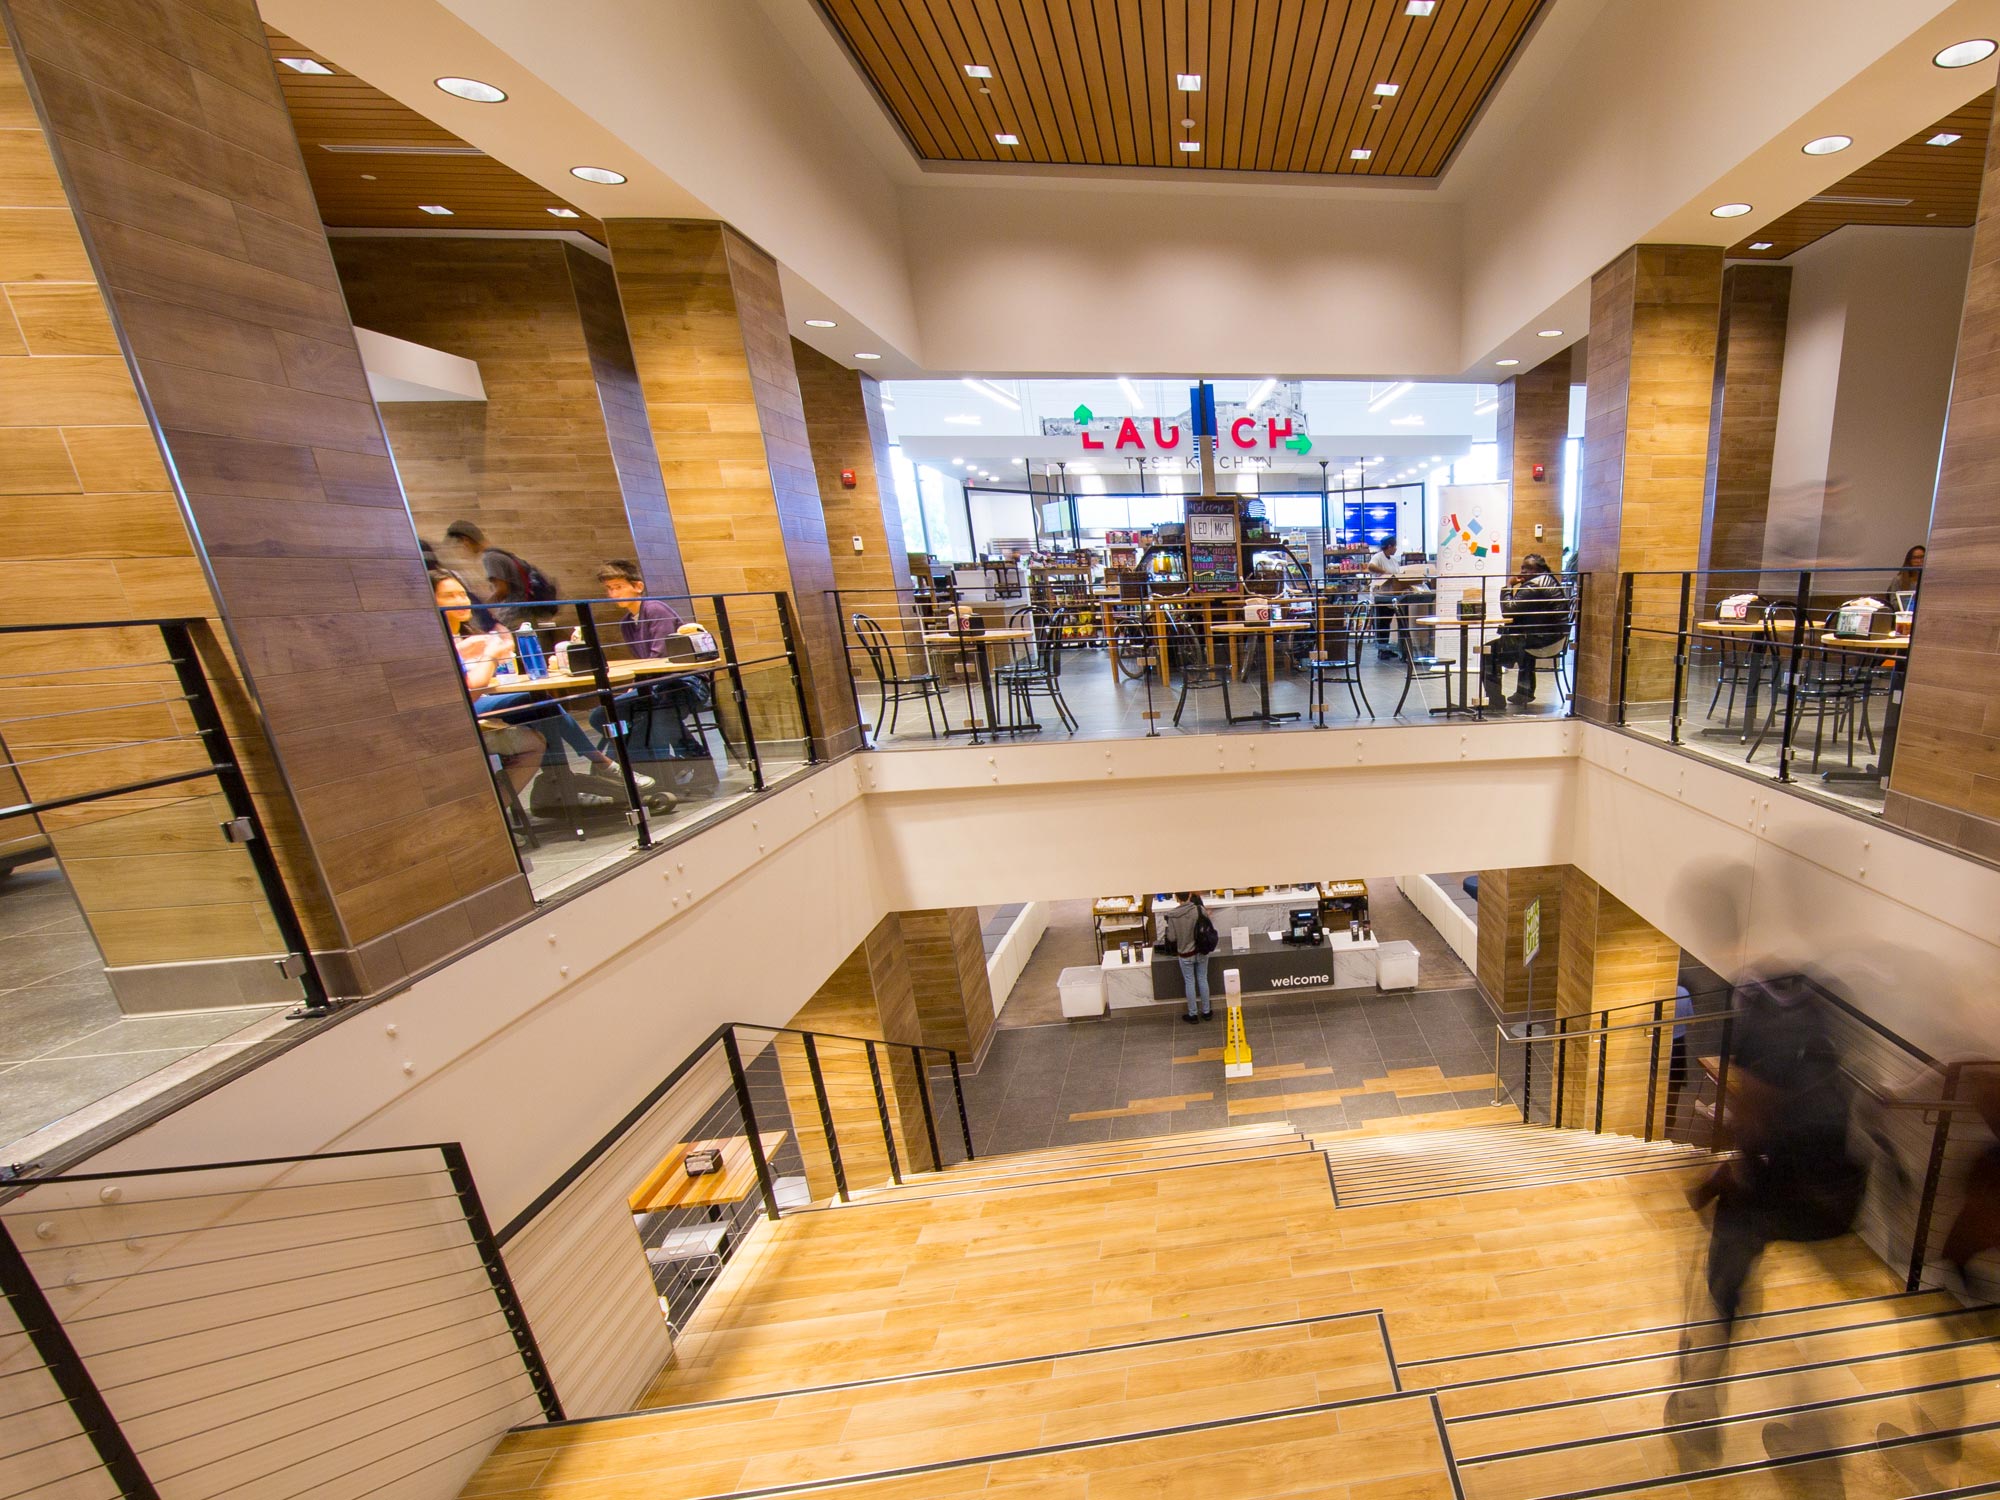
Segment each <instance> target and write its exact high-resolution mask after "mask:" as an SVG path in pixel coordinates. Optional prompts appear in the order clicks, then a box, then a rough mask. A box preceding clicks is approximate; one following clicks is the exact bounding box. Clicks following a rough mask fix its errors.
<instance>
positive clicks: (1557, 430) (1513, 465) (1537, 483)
mask: <svg viewBox="0 0 2000 1500" xmlns="http://www.w3.org/2000/svg"><path fill="white" fill-rule="evenodd" d="M1569 388H1570V353H1569V351H1568V350H1567V349H1565V350H1563V351H1562V353H1560V354H1558V355H1556V356H1555V357H1554V358H1552V359H1548V360H1544V361H1543V362H1542V363H1541V364H1539V365H1537V366H1535V368H1534V369H1532V370H1529V371H1527V372H1526V373H1525V374H1521V375H1516V376H1515V377H1514V378H1513V379H1511V380H1503V381H1501V382H1500V407H1499V410H1498V411H1496V412H1495V413H1494V416H1493V433H1494V436H1495V437H1496V438H1497V439H1498V440H1499V444H1500V477H1501V478H1502V479H1505V480H1508V481H1510V482H1511V484H1512V486H1513V491H1512V493H1513V520H1512V522H1511V524H1510V525H1509V527H1508V531H1507V566H1508V567H1509V568H1510V569H1511V568H1517V567H1519V566H1520V562H1521V559H1522V558H1523V557H1525V556H1527V555H1528V554H1529V553H1530V552H1539V553H1541V554H1542V556H1544V557H1546V558H1547V559H1548V560H1549V561H1550V563H1552V564H1555V565H1557V566H1560V565H1561V562H1562V544H1563V517H1562V493H1563V452H1564V449H1563V445H1564V443H1565V442H1566V441H1567V440H1568V438H1569ZM1536 464H1540V465H1541V466H1542V468H1543V471H1544V474H1543V477H1542V478H1541V479H1536V478H1535V465H1536ZM1537 526H1540V527H1541V528H1542V534H1541V535H1540V536H1536V535H1535V528H1536V527H1537ZM1482 889H1483V886H1482Z"/></svg>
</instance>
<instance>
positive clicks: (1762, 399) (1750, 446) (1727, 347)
mask: <svg viewBox="0 0 2000 1500" xmlns="http://www.w3.org/2000/svg"><path fill="white" fill-rule="evenodd" d="M1791 300H1792V268H1791V267H1790V266H1730V267H1728V268H1726V269H1725V270H1724V271H1723V273H1722V309H1721V314H1720V323H1719V326H1718V330H1717V337H1716V347H1715V382H1714V386H1713V392H1712V395H1711V399H1710V406H1709V415H1708V473H1707V475H1706V478H1705V479H1704V481H1703V494H1702V512H1701V562H1700V566H1701V568H1702V569H1703V571H1705V572H1707V571H1718V570H1719V571H1727V570H1729V569H1732V568H1761V567H1762V566H1763V564H1764V524H1765V521H1766V520H1767V519H1768V518H1769V515H1770V510H1771V452H1772V449H1773V448H1774V447H1775V445H1776V443H1777V440H1778V388H1779V384H1780V381H1781V379H1782V377H1783V375H1784V369H1785V318H1786V314H1787V312H1788V311H1789V310H1790V307H1791ZM1752 587H1754V585H1753V584H1752V583H1750V582H1749V581H1747V580H1743V579H1732V578H1714V579H1710V580H1709V581H1708V587H1707V589H1706V591H1705V598H1706V599H1707V600H1710V601H1713V600H1716V599H1722V598H1726V597H1727V596H1728V595H1730V594H1738V593H1742V592H1744V590H1745V589H1746V588H1752Z"/></svg>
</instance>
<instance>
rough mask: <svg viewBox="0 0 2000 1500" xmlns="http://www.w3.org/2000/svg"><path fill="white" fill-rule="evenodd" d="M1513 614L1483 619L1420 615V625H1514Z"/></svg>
mask: <svg viewBox="0 0 2000 1500" xmlns="http://www.w3.org/2000/svg"><path fill="white" fill-rule="evenodd" d="M1513 623H1514V617H1513V616H1512V615H1488V616H1487V617H1486V618H1485V619H1483V620H1461V619H1459V618H1458V616H1456V615H1419V616H1418V617H1417V624H1419V625H1463V626H1464V627H1465V628H1466V629H1467V630H1470V629H1472V628H1473V627H1474V626H1477V625H1512V624H1513Z"/></svg>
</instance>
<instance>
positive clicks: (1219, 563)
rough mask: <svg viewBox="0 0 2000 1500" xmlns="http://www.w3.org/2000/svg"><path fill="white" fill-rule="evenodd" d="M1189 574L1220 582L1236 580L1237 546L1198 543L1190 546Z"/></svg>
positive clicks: (1232, 544)
mask: <svg viewBox="0 0 2000 1500" xmlns="http://www.w3.org/2000/svg"><path fill="white" fill-rule="evenodd" d="M1188 574H1189V576H1190V577H1193V578H1198V579H1203V580H1213V581H1215V582H1218V583H1234V582H1235V581H1236V547H1235V544H1234V543H1231V544H1229V545H1226V546H1220V547H1218V546H1213V545H1208V544H1197V545H1195V546H1191V547H1189V548H1188Z"/></svg>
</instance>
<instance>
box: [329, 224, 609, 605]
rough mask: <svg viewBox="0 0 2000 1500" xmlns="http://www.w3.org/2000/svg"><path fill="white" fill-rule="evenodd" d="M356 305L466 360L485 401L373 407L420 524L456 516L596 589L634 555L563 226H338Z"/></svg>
mask: <svg viewBox="0 0 2000 1500" xmlns="http://www.w3.org/2000/svg"><path fill="white" fill-rule="evenodd" d="M331 243H332V245H333V258H334V263H335V265H337V266H338V267H339V269H340V281H341V287H342V289H343V290H344V291H345V292H346V294H347V305H348V307H349V308H350V309H351V310H352V312H353V314H354V321H355V322H356V323H357V324H358V325H359V326H361V327H363V328H370V329H373V330H374V331H376V332H377V333H386V334H389V335H391V336H392V337H395V338H400V339H409V340H410V341H411V342H413V343H418V344H423V345H425V346H427V347H429V348H433V349H442V350H444V351H445V352H446V353H447V354H456V355H459V356H460V357H461V358H464V359H469V360H472V361H474V362H476V363H477V364H478V366H479V376H480V380H481V381H482V382H483V383H484V385H485V387H486V399H485V400H484V401H393V402H388V403H386V404H384V405H383V406H382V408H381V412H382V424H383V426H384V427H386V428H387V429H388V433H389V445H390V448H391V449H392V450H393V451H394V453H395V456H396V470H397V472H398V473H399V474H400V475H401V476H402V480H403V493H404V494H405V495H406V496H407V497H408V498H409V502H410V514H411V516H412V517H413V518H414V519H415V521H416V523H417V533H418V535H420V536H424V537H428V538H429V539H430V540H431V541H432V542H434V543H442V542H443V540H444V531H445V528H446V527H447V526H449V525H450V524H451V523H452V522H453V521H457V520H468V521H473V522H476V523H478V525H479V526H480V527H481V528H482V529H483V530H484V531H485V532H486V535H487V536H488V537H489V538H490V539H491V540H492V541H493V542H494V543H495V545H497V546H501V547H505V548H506V549H508V550H509V551H510V552H518V553H520V554H521V555H522V556H523V557H527V558H532V559H533V560H534V562H535V564H536V565H537V566H538V567H540V568H542V569H544V570H545V571H547V572H548V574H549V575H550V576H551V577H552V578H554V579H555V580H556V583H557V586H558V587H559V588H561V590H562V591H563V593H564V594H565V595H566V596H569V597H578V596H584V595H589V594H594V593H596V592H597V580H596V573H597V569H598V566H599V565H600V564H602V563H603V562H605V561H606V560H607V559H609V558H614V557H630V556H632V554H633V539H632V531H631V528H630V526H629V525H628V524H627V522H626V518H625V496H624V491H623V487H622V486H621V484H620V482H619V474H618V468H617V464H616V462H615V460H614V458H613V455H612V450H611V441H610V437H609V434H608V432H607V430H606V428H605V423H604V408H603V406H602V404H601V402H600V401H599V398H598V388H597V379H596V374H595V370H594V367H593V364H592V361H591V358H590V350H589V347H588V345H587V342H586V340H585V338H584V331H583V323H582V320H581V318H580V317H579V316H578V313H577V305H576V299H575V296H574V295H573V293H572V291H571V287H570V274H569V266H568V264H567V261H566V254H567V251H568V248H569V247H568V246H566V245H564V244H562V243H561V242H560V241H558V240H527V239H523V240H507V239H424V240H407V239H393V240H385V239H348V238H338V239H335V240H333V241H332V242H331Z"/></svg>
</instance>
